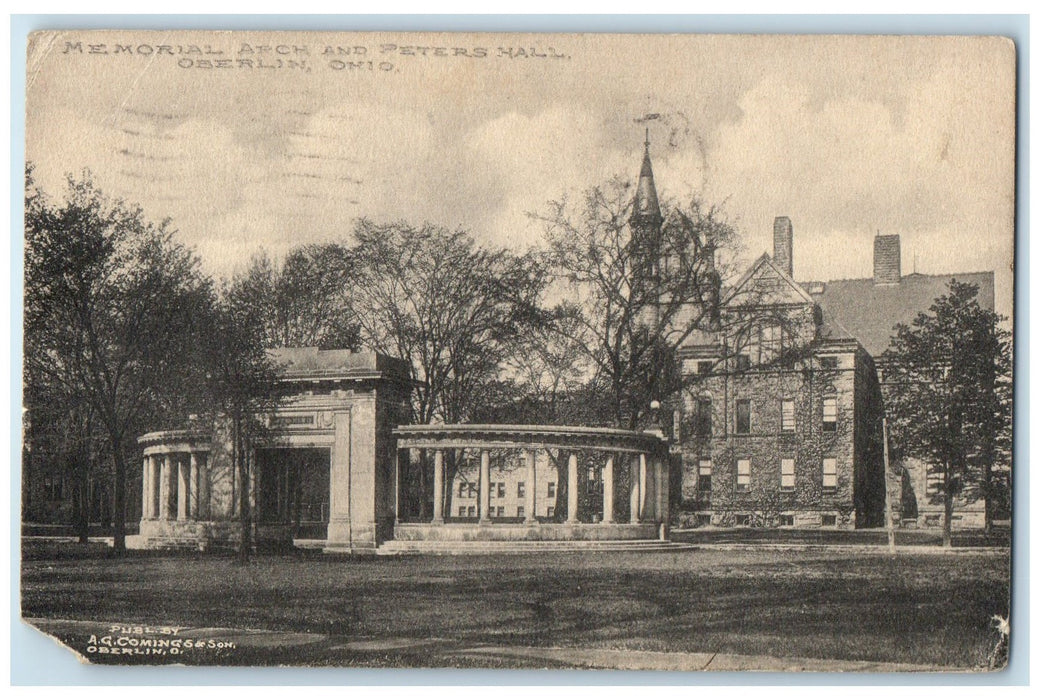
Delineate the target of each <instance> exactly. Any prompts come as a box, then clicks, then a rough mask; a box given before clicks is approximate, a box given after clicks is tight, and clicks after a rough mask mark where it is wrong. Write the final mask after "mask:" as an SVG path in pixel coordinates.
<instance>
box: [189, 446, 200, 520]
mask: <svg viewBox="0 0 1040 700" xmlns="http://www.w3.org/2000/svg"><path fill="white" fill-rule="evenodd" d="M188 470H189V474H188V489H189V493H188V496H189V497H188V517H189V518H191V519H192V520H198V519H199V496H200V494H199V460H198V457H196V456H195V453H194V452H189V453H188Z"/></svg>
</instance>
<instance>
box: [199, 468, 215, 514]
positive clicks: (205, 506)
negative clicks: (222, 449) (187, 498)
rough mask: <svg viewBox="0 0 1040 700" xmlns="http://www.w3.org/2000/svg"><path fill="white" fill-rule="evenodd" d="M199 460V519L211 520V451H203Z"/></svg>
mask: <svg viewBox="0 0 1040 700" xmlns="http://www.w3.org/2000/svg"><path fill="white" fill-rule="evenodd" d="M198 460H199V514H198V519H199V520H209V519H210V518H211V517H212V515H211V513H210V510H211V508H210V502H209V499H210V483H209V479H210V474H209V453H208V452H203V453H202V454H201V455H199V457H198Z"/></svg>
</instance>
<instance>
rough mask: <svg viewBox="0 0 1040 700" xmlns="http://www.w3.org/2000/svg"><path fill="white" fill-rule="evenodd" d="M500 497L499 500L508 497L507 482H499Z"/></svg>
mask: <svg viewBox="0 0 1040 700" xmlns="http://www.w3.org/2000/svg"><path fill="white" fill-rule="evenodd" d="M498 497H499V498H505V497H506V482H504V481H500V482H498ZM499 515H501V513H499Z"/></svg>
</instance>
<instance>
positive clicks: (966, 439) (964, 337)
mask: <svg viewBox="0 0 1040 700" xmlns="http://www.w3.org/2000/svg"><path fill="white" fill-rule="evenodd" d="M1004 321H1005V319H1004V318H1003V317H1002V316H1000V315H999V314H996V313H995V312H993V311H990V310H988V309H984V308H982V307H980V306H979V302H978V287H977V286H976V285H972V284H965V283H961V282H957V280H952V281H951V282H950V284H949V291H948V292H947V293H946V294H944V295H943V296H940V297H939V298H937V299H936V300H935V303H933V304H932V306H931V308H930V309H929V311H928V312H922V313H921V314H919V315H918V316H917V318H916V319H914V321H913V322H912V323H911V324H910V325H909V326H907V325H903V324H900V325H898V326H896V329H895V330H896V334H895V336H894V337H893V340H892V345H891V348H890V350H889V353H890V354H889V355H888V356H887V357H886V360H887V364H886V373H887V376H886V381H887V382H890V383H891V385H890V392H889V397H888V402H887V406H886V409H887V410H886V412H887V415H888V417H889V421H890V424H891V432H892V444H893V448H894V452H895V453H896V455H897V456H900V457H914V458H918V459H921V460H922V461H924V462H925V463H926V465H927V469H928V472H929V475H930V476H935V477H937V479H936V480H937V481H938V489H937V491H936V493H935V494H934V496H933V498H934V499H935V501H936V502H941V503H942V504H943V508H944V513H945V517H944V519H943V545H944V546H947V547H948V546H950V528H951V520H952V515H953V505H954V499H955V498H958V497H961V498H964V499H966V500H973V499H977V498H986V499H987V508H986V516H987V518H986V519H987V526H988V525H989V521H990V519H991V506H990V501H991V500H992V499H993V498H995V497H996V496H997V491H998V488H997V485H996V483H995V479H994V471H993V470H994V466H995V465H997V464H1008V463H1009V462H1008V460H1009V459H1010V453H1011V418H1012V387H1011V334H1010V333H1009V332H1008V331H1007V330H1005V329H1004V328H1003V327H1002V326H1001V324H1002V323H1003V322H1004Z"/></svg>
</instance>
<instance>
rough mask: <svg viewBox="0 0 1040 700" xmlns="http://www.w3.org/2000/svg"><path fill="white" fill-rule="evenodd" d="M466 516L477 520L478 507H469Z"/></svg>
mask: <svg viewBox="0 0 1040 700" xmlns="http://www.w3.org/2000/svg"><path fill="white" fill-rule="evenodd" d="M466 515H468V516H469V517H471V518H475V517H477V507H476V506H470V507H468V508H467V509H466Z"/></svg>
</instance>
